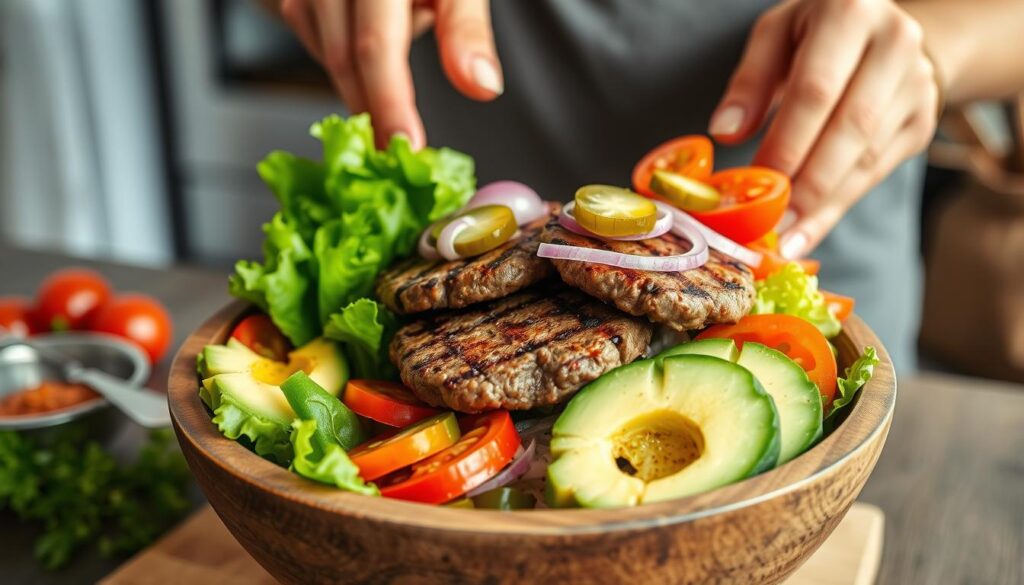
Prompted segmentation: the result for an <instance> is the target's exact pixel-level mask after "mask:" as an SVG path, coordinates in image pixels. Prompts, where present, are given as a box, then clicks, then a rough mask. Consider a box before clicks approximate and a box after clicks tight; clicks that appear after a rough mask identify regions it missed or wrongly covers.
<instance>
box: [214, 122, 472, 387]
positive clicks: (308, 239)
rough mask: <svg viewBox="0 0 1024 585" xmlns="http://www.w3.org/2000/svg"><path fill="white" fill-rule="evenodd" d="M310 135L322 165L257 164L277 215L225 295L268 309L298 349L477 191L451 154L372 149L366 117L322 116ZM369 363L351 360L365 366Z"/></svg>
mask: <svg viewBox="0 0 1024 585" xmlns="http://www.w3.org/2000/svg"><path fill="white" fill-rule="evenodd" d="M310 132H311V134H312V135H313V136H314V137H316V138H319V139H320V140H321V142H322V143H323V160H322V161H313V160H308V159H303V158H300V157H297V156H294V155H292V154H289V153H286V152H280V151H277V152H272V153H271V154H270V155H268V156H267V157H266V158H265V159H264V160H263V161H262V162H261V163H260V164H259V167H258V170H259V173H260V176H261V177H262V178H263V180H264V181H265V182H266V183H267V185H268V186H270V188H271V190H272V191H273V192H274V195H275V196H276V197H277V199H278V201H279V202H280V203H281V211H280V212H278V213H277V214H276V215H275V216H274V218H273V219H272V220H271V221H270V222H269V223H267V224H266V225H264V226H263V230H264V232H265V233H266V240H265V241H264V244H263V254H264V260H263V262H262V263H259V262H245V261H243V262H239V263H238V264H237V265H236V266H235V274H234V275H232V276H231V280H230V290H231V294H232V295H234V296H236V297H238V298H242V299H245V300H248V301H250V302H252V303H254V304H255V305H257V306H258V307H260V308H261V309H263V310H264V311H266V312H267V313H268V314H269V315H270V317H271V319H272V320H273V321H274V323H275V324H276V325H277V326H278V327H279V328H280V329H281V331H282V332H284V334H285V335H286V336H287V337H288V338H289V339H290V340H291V341H292V343H293V344H295V345H296V346H301V345H303V344H305V343H306V342H308V341H309V340H310V339H312V338H313V337H316V336H317V335H320V334H321V332H322V330H323V326H324V324H325V323H327V322H328V321H331V320H332V315H334V314H336V313H338V312H339V311H341V310H342V308H343V307H346V306H348V305H350V304H351V303H354V302H356V301H358V300H360V299H363V298H367V297H369V296H370V295H371V293H372V292H373V283H374V279H375V278H376V277H377V274H378V273H379V272H380V271H381V270H382V269H383V268H385V267H387V266H388V265H389V264H391V262H393V261H394V260H395V259H396V258H400V257H403V256H407V255H409V254H410V253H411V252H412V251H413V247H414V246H415V243H416V239H417V238H418V237H419V234H420V233H421V232H422V231H423V229H425V228H426V227H427V226H428V225H429V224H430V223H432V222H433V221H435V220H437V219H440V218H441V217H443V216H445V215H447V214H449V213H451V212H452V211H455V210H456V209H458V208H459V207H461V206H462V205H463V204H464V203H465V202H466V201H467V200H468V199H469V197H470V195H472V193H473V189H474V187H475V183H476V179H475V177H474V174H473V159H471V158H470V157H468V156H466V155H465V154H462V153H459V152H456V151H454V150H449V149H445V148H442V149H432V148H424V149H422V150H419V151H417V152H413V150H412V148H411V147H410V145H409V141H408V139H406V138H405V137H403V136H395V137H393V138H392V139H391V143H390V144H389V145H388V147H387V149H385V150H377V148H376V147H375V146H374V142H373V128H372V127H371V125H370V118H369V116H368V115H365V114H362V115H358V116H352V117H350V118H348V119H344V118H341V117H339V116H328V117H327V118H324V119H323V120H321V121H320V122H318V123H316V124H314V125H313V127H312V129H311V131H310ZM360 314H363V313H360ZM365 314H367V315H369V313H365ZM342 319H343V320H345V321H347V322H348V325H350V326H352V325H355V326H356V327H357V328H358V329H363V328H364V326H362V325H358V324H353V323H352V316H351V315H350V316H348V317H344V316H343V317H342ZM383 322H384V321H383V320H381V321H380V323H383ZM368 326H369V327H373V326H374V324H373V323H369V324H368ZM385 332H386V330H385ZM358 335H361V334H357V336H358ZM385 341H386V340H385ZM360 343H361V342H360ZM347 344H348V347H349V349H350V350H353V349H354V348H355V347H357V346H358V343H356V342H352V341H349V342H347ZM385 345H386V343H385ZM367 358H368V356H367V355H363V356H361V359H360V358H354V359H353V361H354V362H363V363H364V366H363V367H366V368H370V367H371V366H370V365H369V364H371V363H372V361H369V360H368V359H367ZM373 367H374V368H376V367H378V366H373ZM366 371H370V370H369V369H367V370H366Z"/></svg>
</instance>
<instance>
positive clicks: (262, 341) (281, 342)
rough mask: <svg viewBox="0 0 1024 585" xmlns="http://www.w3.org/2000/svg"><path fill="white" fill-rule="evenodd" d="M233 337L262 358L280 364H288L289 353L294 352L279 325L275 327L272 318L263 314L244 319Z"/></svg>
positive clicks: (236, 327)
mask: <svg viewBox="0 0 1024 585" xmlns="http://www.w3.org/2000/svg"><path fill="white" fill-rule="evenodd" d="M231 337H234V338H235V339H237V340H238V341H240V342H241V343H242V345H244V346H246V347H248V348H249V349H251V350H253V351H255V352H256V353H258V354H260V355H261V356H263V357H265V358H270V359H272V360H275V361H279V362H287V361H288V352H290V351H291V350H292V344H291V342H290V341H288V338H287V337H285V336H284V334H283V333H281V330H280V329H278V328H277V325H274V322H273V321H271V320H270V317H268V316H267V315H264V314H263V313H257V314H255V315H249V316H248V317H246V318H245V319H242V321H241V322H240V323H239V324H238V325H236V326H235V329H234V331H232V332H231Z"/></svg>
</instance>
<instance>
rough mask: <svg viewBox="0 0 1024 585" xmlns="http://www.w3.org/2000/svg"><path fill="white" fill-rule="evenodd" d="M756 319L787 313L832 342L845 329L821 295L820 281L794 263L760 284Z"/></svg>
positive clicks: (755, 301)
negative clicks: (764, 315) (759, 316)
mask: <svg viewBox="0 0 1024 585" xmlns="http://www.w3.org/2000/svg"><path fill="white" fill-rule="evenodd" d="M751 312H752V313H753V314H755V315H762V314H772V313H783V314H786V315H794V316H796V317H800V318H802V319H804V320H806V321H810V322H811V323H812V324H813V325H814V326H815V327H817V328H818V330H819V331H821V333H822V334H823V335H824V336H825V337H828V338H830V339H831V338H833V337H835V336H836V335H839V331H840V330H841V329H842V325H840V323H839V319H836V317H835V315H833V314H832V312H831V311H829V310H828V305H827V304H826V303H825V297H824V296H823V295H822V294H821V292H819V291H818V277H816V276H813V275H811V274H807V273H806V272H804V269H803V267H802V266H800V264H798V263H796V262H790V263H788V264H786V265H785V266H784V267H783V268H782V269H781V270H779V271H778V272H776V273H775V274H772V275H771V276H768V277H767V278H765V279H764V280H761V281H759V282H758V283H757V297H756V298H755V299H754V309H753V311H751Z"/></svg>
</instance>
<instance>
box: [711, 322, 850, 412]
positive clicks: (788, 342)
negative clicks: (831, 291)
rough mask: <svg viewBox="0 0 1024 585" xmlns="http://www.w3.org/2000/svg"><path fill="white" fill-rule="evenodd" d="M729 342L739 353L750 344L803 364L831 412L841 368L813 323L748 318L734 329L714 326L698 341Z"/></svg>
mask: <svg viewBox="0 0 1024 585" xmlns="http://www.w3.org/2000/svg"><path fill="white" fill-rule="evenodd" d="M709 338H726V339H732V340H733V341H735V342H736V346H737V347H739V348H740V349H742V348H743V344H744V343H745V342H747V341H754V342H757V343H762V344H764V345H767V346H768V347H771V348H774V349H777V350H779V351H781V352H782V353H784V354H786V355H787V356H789V358H790V359H792V360H793V361H795V362H796V363H798V364H800V367H801V368H803V369H804V371H806V372H807V377H808V378H810V379H811V382H814V384H815V385H817V386H818V391H819V392H821V398H822V405H823V406H824V407H825V411H826V412H827V411H828V407H829V405H831V404H832V398H833V397H834V396H835V393H836V376H838V369H839V368H838V366H837V365H836V358H835V355H833V353H832V347H831V346H829V344H828V340H827V339H825V336H824V335H822V334H821V332H820V331H818V328H817V327H815V326H814V325H812V324H811V323H809V322H807V321H805V320H803V319H801V318H800V317H794V316H793V315H747V316H746V317H744V318H742V319H740V320H739V322H738V323H736V324H734V325H714V326H712V327H708V328H707V329H705V330H704V331H702V332H701V334H700V335H698V336H697V339H709Z"/></svg>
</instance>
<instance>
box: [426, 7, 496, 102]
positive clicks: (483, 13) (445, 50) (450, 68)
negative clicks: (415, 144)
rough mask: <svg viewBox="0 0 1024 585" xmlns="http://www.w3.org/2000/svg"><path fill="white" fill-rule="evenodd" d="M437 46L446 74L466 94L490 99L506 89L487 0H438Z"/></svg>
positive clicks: (484, 99) (476, 98) (473, 97)
mask: <svg viewBox="0 0 1024 585" xmlns="http://www.w3.org/2000/svg"><path fill="white" fill-rule="evenodd" d="M436 18H437V24H436V25H435V27H434V31H435V34H436V35H437V44H438V50H439V51H440V54H441V64H442V66H443V67H444V71H445V75H447V76H448V79H449V80H450V81H451V82H452V85H454V86H455V89H457V90H459V92H461V93H462V94H463V95H465V96H466V97H469V98H472V99H475V100H480V101H490V100H492V99H494V98H496V97H498V96H499V95H501V94H502V92H503V91H504V90H505V81H504V77H503V76H502V72H501V63H500V61H499V60H498V53H497V50H496V49H495V46H494V32H493V30H492V28H491V9H490V3H489V1H488V0H438V2H437V17H436Z"/></svg>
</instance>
